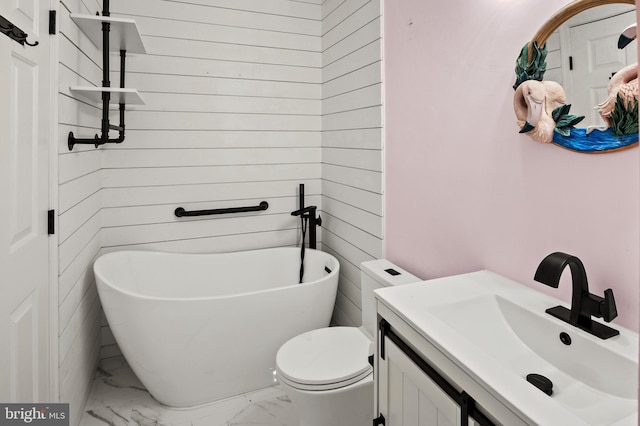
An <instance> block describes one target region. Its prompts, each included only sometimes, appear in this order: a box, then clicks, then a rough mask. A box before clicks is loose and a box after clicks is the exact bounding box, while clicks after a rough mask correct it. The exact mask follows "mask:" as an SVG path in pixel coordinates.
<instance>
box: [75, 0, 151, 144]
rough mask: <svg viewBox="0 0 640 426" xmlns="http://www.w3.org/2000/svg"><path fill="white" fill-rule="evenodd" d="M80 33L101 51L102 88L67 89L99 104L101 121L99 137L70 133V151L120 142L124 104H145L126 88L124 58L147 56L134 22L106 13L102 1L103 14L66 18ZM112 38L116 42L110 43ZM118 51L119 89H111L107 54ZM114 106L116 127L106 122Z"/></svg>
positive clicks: (133, 90)
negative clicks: (132, 54)
mask: <svg viewBox="0 0 640 426" xmlns="http://www.w3.org/2000/svg"><path fill="white" fill-rule="evenodd" d="M69 16H70V18H71V19H72V20H73V22H75V23H76V25H78V27H79V28H80V30H82V32H83V33H85V34H86V36H87V37H88V38H89V39H90V40H91V42H92V43H93V44H94V45H95V46H96V47H98V48H99V49H102V86H99V87H97V86H88V87H80V86H72V87H70V88H69V89H70V90H71V93H73V94H74V95H79V96H82V97H84V98H85V99H88V100H89V101H91V102H92V103H102V122H101V125H100V134H99V135H98V134H96V135H95V136H94V137H93V138H76V137H75V136H74V134H73V132H69V137H68V140H67V144H68V147H69V151H71V150H73V147H74V145H77V144H83V145H94V146H95V147H96V148H97V147H98V146H100V145H104V144H105V143H122V142H123V141H124V137H125V123H124V116H125V106H126V105H127V104H129V105H131V104H136V105H144V100H143V99H142V97H141V96H140V94H139V93H138V91H137V90H135V89H130V88H126V87H125V81H124V80H125V78H124V77H125V58H126V56H127V52H129V53H147V52H146V49H145V47H144V44H143V43H142V37H141V36H140V32H139V31H138V27H137V26H136V22H135V21H134V20H133V19H126V18H115V17H112V16H111V14H110V12H109V0H103V11H102V15H99V14H96V16H92V15H80V14H75V13H72V14H71V15H69ZM111 39H113V40H114V41H115V43H113V44H112V43H111ZM111 52H120V87H111V81H109V55H110V53H111ZM110 104H117V105H118V109H119V119H120V120H119V121H120V122H119V124H118V125H113V124H111V123H110V122H109V105H110ZM111 130H116V131H118V137H116V138H110V137H109V131H111Z"/></svg>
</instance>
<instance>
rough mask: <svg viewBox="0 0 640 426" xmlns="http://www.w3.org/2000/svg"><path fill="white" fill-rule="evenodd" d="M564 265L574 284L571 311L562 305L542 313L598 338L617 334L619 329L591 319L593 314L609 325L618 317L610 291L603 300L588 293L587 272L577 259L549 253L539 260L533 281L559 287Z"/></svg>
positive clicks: (606, 337) (559, 253)
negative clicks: (567, 267) (568, 268)
mask: <svg viewBox="0 0 640 426" xmlns="http://www.w3.org/2000/svg"><path fill="white" fill-rule="evenodd" d="M567 265H569V267H570V268H571V280H572V284H573V292H572V296H571V310H569V309H567V308H565V307H564V306H556V307H553V308H549V309H547V310H546V311H545V312H547V313H548V314H550V315H553V316H554V317H556V318H558V319H561V320H562V321H565V322H568V323H569V324H571V325H573V326H575V327H578V328H580V329H582V330H584V331H586V332H588V333H591V334H593V335H594V336H596V337H599V338H601V339H608V338H610V337H613V336H617V335H618V334H620V332H619V331H618V330H615V329H613V328H611V327H607V326H606V325H604V324H601V323H599V322H596V321H593V320H592V319H591V316H592V315H593V316H596V317H598V318H602V319H604V320H605V321H606V322H609V321H611V320H612V319H614V318H615V317H617V316H618V311H617V310H616V301H615V299H614V298H613V290H611V289H608V290H605V291H604V298H602V297H600V296H596V295H595V294H591V293H589V284H588V283H587V272H586V271H585V269H584V265H583V264H582V261H581V260H580V259H578V258H577V257H575V256H572V255H570V254H566V253H561V252H555V253H551V254H550V255H548V256H547V257H545V258H544V259H542V262H540V265H538V269H537V270H536V274H535V276H534V277H533V279H534V280H536V281H538V282H541V283H543V284H546V285H548V286H549V287H553V288H558V284H559V283H560V276H561V275H562V271H563V270H564V268H565V267H566V266H567Z"/></svg>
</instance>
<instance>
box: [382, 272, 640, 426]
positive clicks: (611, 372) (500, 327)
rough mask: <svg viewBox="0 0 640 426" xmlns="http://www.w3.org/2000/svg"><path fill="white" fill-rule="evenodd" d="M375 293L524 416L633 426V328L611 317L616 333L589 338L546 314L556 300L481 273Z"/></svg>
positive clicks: (532, 419)
mask: <svg viewBox="0 0 640 426" xmlns="http://www.w3.org/2000/svg"><path fill="white" fill-rule="evenodd" d="M614 291H615V290H614ZM376 293H377V297H378V298H379V299H380V300H381V301H382V302H383V303H385V304H386V305H387V306H389V307H390V308H391V309H392V310H393V311H395V312H396V313H397V314H398V315H400V316H401V317H403V319H405V321H407V322H408V323H409V324H410V325H412V326H413V327H414V328H415V329H416V330H417V331H418V332H419V333H420V334H422V335H423V336H424V337H425V338H426V339H427V340H428V341H429V342H430V343H432V344H433V345H435V346H436V347H437V348H438V349H440V350H441V351H442V352H443V353H444V354H445V355H446V356H447V357H448V358H449V359H451V360H452V361H454V362H455V363H456V364H457V365H458V366H459V367H460V368H462V369H463V370H465V371H466V372H467V373H468V374H469V375H470V376H472V377H473V378H474V379H475V380H476V381H477V382H478V383H480V384H481V385H482V386H483V387H485V388H486V389H487V390H488V391H489V392H491V393H492V394H494V396H496V397H497V398H499V399H501V400H503V401H505V404H506V405H507V406H509V407H510V408H511V409H512V410H513V411H514V412H516V413H518V415H520V416H521V417H523V418H524V420H526V421H527V422H530V423H532V424H540V425H565V424H567V425H569V424H570V425H579V424H585V425H586V424H588V425H612V424H616V425H623V424H624V425H627V424H628V425H637V424H638V423H637V411H638V401H637V388H638V381H637V378H638V335H637V334H636V333H633V332H631V331H629V330H627V329H624V328H622V327H619V326H617V325H616V324H615V323H611V324H609V326H612V327H613V328H615V329H618V330H619V331H620V335H619V336H615V337H612V338H610V339H607V340H601V339H599V338H597V337H594V336H591V335H590V334H588V333H586V332H584V331H582V330H579V329H578V328H575V327H572V326H571V325H569V324H567V323H565V322H563V321H560V320H558V319H556V318H554V317H552V316H551V315H548V314H546V313H545V309H546V308H549V307H553V306H556V305H559V304H563V303H562V302H560V301H559V300H557V299H554V298H552V297H549V296H547V295H545V294H543V293H540V292H537V291H535V290H533V289H532V288H530V287H527V286H524V285H521V284H518V283H516V282H514V281H511V280H509V279H507V278H504V277H502V276H500V275H497V274H494V273H492V272H489V271H480V272H475V273H471V274H464V275H458V276H455V277H447V278H442V279H437V280H431V281H427V282H424V283H418V284H412V285H406V286H400V287H393V288H386V289H381V290H378V291H377V292H376ZM564 305H566V304H564ZM560 333H566V334H568V335H569V337H570V339H571V344H569V345H567V344H565V343H563V342H562V341H561V339H560ZM530 373H536V374H541V375H543V376H545V377H547V378H548V379H550V380H551V382H552V383H553V394H552V395H551V396H548V395H546V394H545V393H543V392H542V391H540V390H539V389H537V388H536V387H534V386H533V385H532V384H531V383H529V382H527V380H526V376H527V375H528V374H530Z"/></svg>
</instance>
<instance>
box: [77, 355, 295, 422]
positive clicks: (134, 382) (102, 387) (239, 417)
mask: <svg viewBox="0 0 640 426" xmlns="http://www.w3.org/2000/svg"><path fill="white" fill-rule="evenodd" d="M298 424H299V422H298V417H297V415H296V413H295V410H294V408H293V406H292V405H291V401H290V400H289V398H287V396H286V395H285V394H284V393H283V392H282V391H281V390H280V389H279V387H278V386H274V387H271V388H267V389H262V390H259V391H255V392H251V393H248V394H245V395H240V396H237V397H233V398H228V399H225V400H222V401H219V402H216V403H212V404H209V405H206V406H203V407H199V408H194V409H189V410H176V409H171V408H168V407H166V406H163V405H162V404H160V403H159V402H157V401H156V400H154V399H153V398H152V397H151V395H150V394H149V392H147V390H146V389H145V388H144V386H143V385H142V383H140V381H139V380H138V378H137V377H136V376H135V375H134V374H133V372H132V371H131V369H130V368H129V366H128V365H127V363H126V361H125V360H124V359H123V358H122V357H118V358H114V359H111V360H108V361H106V362H103V363H102V364H101V365H100V368H98V373H97V374H96V378H95V380H94V383H93V386H92V388H91V394H90V395H89V398H88V401H87V404H86V406H85V409H84V413H83V415H82V418H81V420H80V425H81V426H104V425H111V426H125V425H126V426H135V425H139V426H256V425H262V426H298Z"/></svg>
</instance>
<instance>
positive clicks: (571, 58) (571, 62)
mask: <svg viewBox="0 0 640 426" xmlns="http://www.w3.org/2000/svg"><path fill="white" fill-rule="evenodd" d="M569 71H573V56H569Z"/></svg>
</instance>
